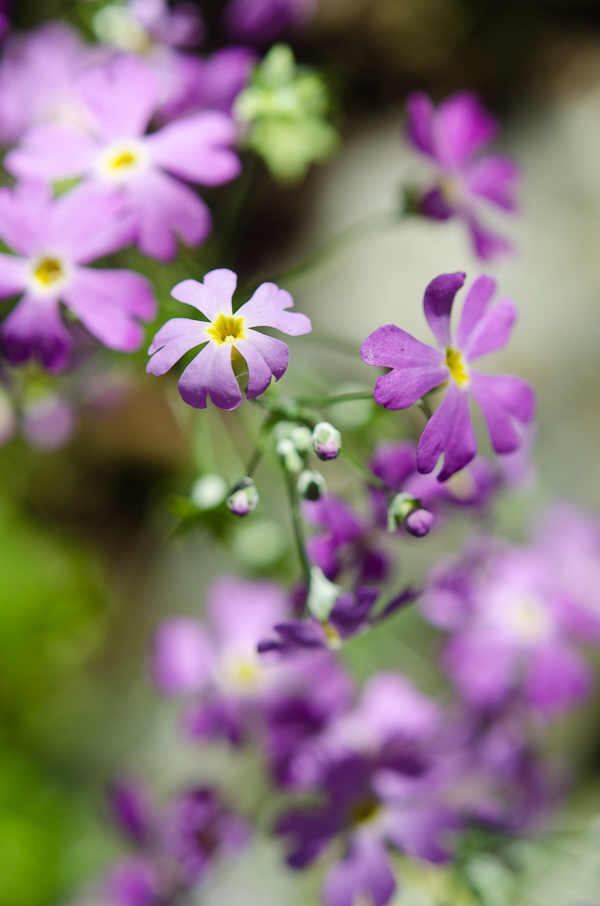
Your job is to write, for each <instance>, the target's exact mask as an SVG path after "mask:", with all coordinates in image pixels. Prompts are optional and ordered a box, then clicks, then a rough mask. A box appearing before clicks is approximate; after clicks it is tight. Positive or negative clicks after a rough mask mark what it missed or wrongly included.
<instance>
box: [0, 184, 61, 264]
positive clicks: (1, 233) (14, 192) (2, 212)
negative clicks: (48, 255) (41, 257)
mask: <svg viewBox="0 0 600 906" xmlns="http://www.w3.org/2000/svg"><path fill="white" fill-rule="evenodd" d="M51 204H52V202H51V191H50V188H49V187H48V186H47V185H45V184H44V183H41V182H25V183H20V184H19V185H17V186H15V188H14V189H9V188H8V186H6V187H4V188H2V189H0V237H2V239H3V240H4V241H5V242H6V244H7V245H8V246H10V248H12V249H14V250H15V252H17V253H18V254H19V255H24V256H26V257H31V255H34V254H35V253H36V252H39V251H40V250H41V247H42V246H43V245H44V244H45V236H46V231H47V229H48V215H49V213H50V210H51Z"/></svg>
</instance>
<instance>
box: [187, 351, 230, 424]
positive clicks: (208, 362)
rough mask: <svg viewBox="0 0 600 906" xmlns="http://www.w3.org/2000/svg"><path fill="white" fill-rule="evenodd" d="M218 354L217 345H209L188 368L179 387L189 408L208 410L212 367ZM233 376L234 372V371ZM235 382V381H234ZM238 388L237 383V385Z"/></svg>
mask: <svg viewBox="0 0 600 906" xmlns="http://www.w3.org/2000/svg"><path fill="white" fill-rule="evenodd" d="M216 352H217V344H216V343H208V344H207V345H206V346H205V347H204V349H202V350H200V352H199V353H198V355H197V356H196V358H195V359H192V361H191V362H190V364H189V365H188V366H187V368H186V369H185V371H184V372H183V374H182V375H181V377H180V378H179V383H178V385H177V387H178V389H179V392H180V394H181V398H182V400H183V401H184V403H187V404H188V406H194V408H195V409H206V396H207V394H208V391H209V389H210V381H211V373H212V365H213V361H214V358H215V354H216ZM232 374H233V371H232ZM234 380H235V379H234ZM236 387H237V383H236Z"/></svg>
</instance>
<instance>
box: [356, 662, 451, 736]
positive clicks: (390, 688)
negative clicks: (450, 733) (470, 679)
mask: <svg viewBox="0 0 600 906" xmlns="http://www.w3.org/2000/svg"><path fill="white" fill-rule="evenodd" d="M358 712H359V716H360V719H361V721H362V722H363V724H364V726H365V728H366V729H368V730H369V732H370V733H372V734H373V736H374V738H375V739H376V740H377V741H378V743H379V744H381V745H383V744H384V743H385V742H386V741H388V740H390V739H392V738H393V737H394V736H398V735H400V736H402V737H403V738H405V739H422V738H424V737H427V736H429V735H430V734H431V733H432V732H433V730H434V729H435V728H436V727H437V726H438V724H439V721H440V718H441V711H440V709H439V706H438V705H437V704H436V703H435V702H434V701H433V700H432V699H431V698H428V696H426V695H423V694H422V693H421V692H419V691H418V690H417V689H416V688H415V687H414V685H413V684H412V682H411V681H410V680H409V679H407V678H406V677H405V676H402V675H401V674H400V673H394V672H386V671H381V672H380V673H377V674H376V675H375V676H372V677H371V678H370V679H369V680H368V681H367V683H366V684H365V687H364V689H363V692H362V695H361V699H360V704H359V706H358Z"/></svg>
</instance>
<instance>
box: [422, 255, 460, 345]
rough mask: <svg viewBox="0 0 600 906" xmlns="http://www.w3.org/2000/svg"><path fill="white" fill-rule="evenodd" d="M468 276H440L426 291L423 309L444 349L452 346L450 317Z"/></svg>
mask: <svg viewBox="0 0 600 906" xmlns="http://www.w3.org/2000/svg"><path fill="white" fill-rule="evenodd" d="M465 277H466V274H463V273H460V272H457V273H455V274H440V276H439V277H435V278H434V279H433V280H432V281H431V283H430V284H429V285H428V287H427V289H426V290H425V298H424V300H423V308H424V310H425V317H426V318H427V323H428V324H429V326H430V327H431V331H432V333H433V335H434V337H435V338H436V340H437V341H438V343H439V345H440V346H441V347H442V348H446V346H449V345H450V315H451V313H452V303H453V302H454V297H455V296H456V293H457V292H458V290H459V289H460V288H461V286H462V285H463V284H464V282H465Z"/></svg>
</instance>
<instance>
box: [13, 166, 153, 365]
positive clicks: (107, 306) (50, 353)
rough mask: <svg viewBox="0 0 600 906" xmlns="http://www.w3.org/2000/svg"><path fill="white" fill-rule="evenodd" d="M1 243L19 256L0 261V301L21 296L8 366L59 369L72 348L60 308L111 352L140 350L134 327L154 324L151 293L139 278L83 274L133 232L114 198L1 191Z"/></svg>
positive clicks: (34, 188) (30, 187) (37, 188)
mask: <svg viewBox="0 0 600 906" xmlns="http://www.w3.org/2000/svg"><path fill="white" fill-rule="evenodd" d="M0 236H1V237H2V239H3V240H4V241H5V242H6V244H7V245H8V246H9V247H10V248H12V249H14V250H15V252H16V253H17V254H16V255H6V254H2V255H0V295H2V296H3V297H4V298H7V297H9V296H13V295H16V294H17V293H23V296H22V298H21V301H20V302H18V303H17V305H16V307H15V308H14V309H13V310H12V311H11V313H10V314H9V315H8V317H7V318H6V319H5V321H4V322H3V325H2V343H3V346H4V350H5V352H6V355H7V358H8V360H9V361H10V362H12V363H13V364H19V363H20V362H24V361H26V360H28V359H31V358H36V359H38V360H39V361H41V362H42V364H43V365H44V366H45V367H46V368H48V369H49V370H51V371H58V370H60V369H62V368H64V367H65V366H66V365H67V363H68V361H69V355H70V351H71V348H72V345H73V340H72V337H71V334H70V333H69V331H68V330H67V329H66V327H65V325H64V324H63V322H62V319H61V316H60V308H59V301H62V302H63V303H64V304H65V305H66V306H67V307H68V308H69V309H71V311H72V312H73V313H74V314H75V315H77V317H78V318H79V319H80V320H81V321H82V323H83V324H84V325H85V327H87V329H88V330H89V331H90V333H92V334H94V336H96V337H97V338H98V339H99V340H100V341H101V342H102V343H104V344H105V345H106V346H109V347H110V348H111V349H119V350H121V351H123V352H132V351H133V350H134V349H137V347H138V346H139V345H140V343H141V341H142V337H143V329H142V327H141V326H140V324H139V323H138V321H139V320H149V319H150V318H152V317H153V316H154V313H155V309H156V303H155V300H154V294H153V292H152V287H151V285H150V283H149V282H148V280H147V279H146V278H145V277H143V276H142V275H141V274H137V273H134V272H133V271H127V270H107V269H103V270H97V269H96V268H89V267H84V266H83V265H86V264H88V263H89V262H90V261H93V260H94V259H95V258H99V257H101V256H102V255H106V254H109V253H110V252H113V251H115V250H116V249H118V248H122V247H123V246H124V245H127V244H128V242H129V241H130V240H131V236H132V225H131V220H130V218H129V216H128V215H127V211H126V210H125V206H124V204H123V202H122V201H121V199H119V198H118V197H117V196H115V195H112V196H106V195H104V193H102V192H98V191H96V190H94V189H92V188H82V189H77V190H73V191H72V192H68V193H66V194H65V195H62V196H61V197H60V198H57V199H56V200H52V197H51V193H50V191H49V189H48V188H47V187H45V186H44V185H42V184H39V183H29V184H22V185H20V186H17V188H16V189H9V188H4V189H1V190H0Z"/></svg>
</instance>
